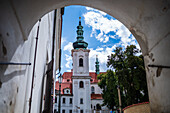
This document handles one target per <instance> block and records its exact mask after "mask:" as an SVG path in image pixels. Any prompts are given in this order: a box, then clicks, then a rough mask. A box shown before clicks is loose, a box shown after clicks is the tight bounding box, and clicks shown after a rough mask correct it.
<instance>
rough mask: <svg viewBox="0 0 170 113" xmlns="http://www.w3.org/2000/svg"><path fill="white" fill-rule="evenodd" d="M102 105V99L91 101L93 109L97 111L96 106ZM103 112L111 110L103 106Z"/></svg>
mask: <svg viewBox="0 0 170 113" xmlns="http://www.w3.org/2000/svg"><path fill="white" fill-rule="evenodd" d="M97 104H99V105H102V104H103V100H102V99H92V100H91V105H92V106H91V107H92V108H91V109H93V110H96V105H97ZM101 110H109V109H108V108H107V107H106V106H101Z"/></svg>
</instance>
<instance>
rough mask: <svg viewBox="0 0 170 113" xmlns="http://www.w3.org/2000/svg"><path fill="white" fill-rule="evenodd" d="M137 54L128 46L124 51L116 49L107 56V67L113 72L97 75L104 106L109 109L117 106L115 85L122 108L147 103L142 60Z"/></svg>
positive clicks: (131, 46)
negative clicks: (118, 90) (118, 89)
mask: <svg viewBox="0 0 170 113" xmlns="http://www.w3.org/2000/svg"><path fill="white" fill-rule="evenodd" d="M137 54H140V51H139V50H138V49H137V48H136V46H134V45H130V46H127V48H126V50H125V51H123V50H122V48H121V47H117V48H116V49H115V51H114V54H111V55H110V56H108V62H107V66H108V67H110V68H111V69H113V70H114V71H115V72H112V74H111V72H110V70H109V71H107V73H106V74H102V75H99V76H98V79H99V80H100V82H99V86H100V87H101V88H102V89H103V98H104V104H105V105H108V106H110V107H109V108H112V107H113V106H118V96H117V85H119V86H120V89H121V97H122V102H123V103H122V106H123V107H125V106H127V105H131V104H135V103H139V102H144V101H148V91H147V83H146V73H145V68H144V60H143V56H142V55H140V56H137ZM111 87H112V88H111ZM112 92H114V93H113V94H112ZM110 101H112V104H113V105H111V103H110ZM113 101H114V102H113Z"/></svg>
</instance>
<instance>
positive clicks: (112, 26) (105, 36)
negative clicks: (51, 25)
mask: <svg viewBox="0 0 170 113" xmlns="http://www.w3.org/2000/svg"><path fill="white" fill-rule="evenodd" d="M79 17H81V21H82V26H83V27H84V28H83V30H84V40H85V41H86V42H87V43H88V49H90V54H89V70H90V71H91V72H94V71H95V57H96V55H98V58H99V62H100V71H101V72H105V71H106V70H107V66H106V63H107V56H108V55H110V54H111V53H114V49H115V47H117V46H121V47H123V48H125V47H126V46H127V45H130V44H133V45H136V46H137V48H139V49H140V47H139V45H138V43H137V41H136V39H135V38H134V36H133V35H132V34H131V33H130V31H129V30H128V29H127V28H126V27H125V26H124V25H123V24H122V23H121V22H119V21H118V20H116V19H115V18H113V17H112V16H110V15H108V14H106V13H105V12H102V11H99V10H97V9H93V8H90V7H85V6H68V7H65V12H64V15H63V30H62V43H61V44H62V57H61V58H62V61H61V72H62V73H63V72H68V71H71V69H72V57H71V49H73V46H72V43H73V42H75V41H76V37H77V34H76V30H77V26H78V23H79Z"/></svg>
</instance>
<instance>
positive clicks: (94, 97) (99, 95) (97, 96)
mask: <svg viewBox="0 0 170 113" xmlns="http://www.w3.org/2000/svg"><path fill="white" fill-rule="evenodd" d="M93 99H103V98H102V94H91V100H93Z"/></svg>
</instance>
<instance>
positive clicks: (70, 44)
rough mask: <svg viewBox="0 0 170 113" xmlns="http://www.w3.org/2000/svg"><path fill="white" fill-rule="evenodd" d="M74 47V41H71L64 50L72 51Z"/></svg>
mask: <svg viewBox="0 0 170 113" xmlns="http://www.w3.org/2000/svg"><path fill="white" fill-rule="evenodd" d="M72 49H73V43H72V42H69V43H68V44H67V45H65V46H64V51H66V50H67V51H69V52H71V50H72Z"/></svg>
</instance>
